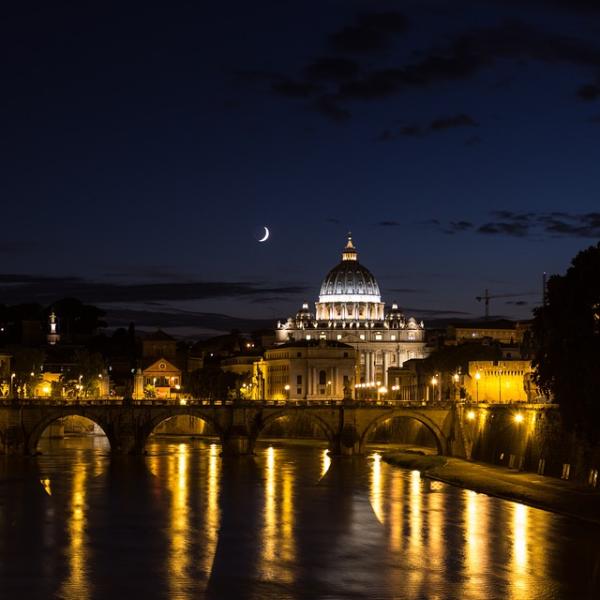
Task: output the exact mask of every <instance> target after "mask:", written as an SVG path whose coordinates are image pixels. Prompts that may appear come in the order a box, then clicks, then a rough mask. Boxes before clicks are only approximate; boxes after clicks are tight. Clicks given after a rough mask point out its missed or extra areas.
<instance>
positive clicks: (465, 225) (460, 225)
mask: <svg viewBox="0 0 600 600" xmlns="http://www.w3.org/2000/svg"><path fill="white" fill-rule="evenodd" d="M471 229H473V223H471V221H450V223H448V225H446V227H445V229H444V233H449V234H453V233H459V232H461V231H469V230H471Z"/></svg>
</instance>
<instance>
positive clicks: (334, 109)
mask: <svg viewBox="0 0 600 600" xmlns="http://www.w3.org/2000/svg"><path fill="white" fill-rule="evenodd" d="M313 108H314V110H316V111H317V112H318V113H320V114H321V115H323V116H324V117H327V118H328V119H330V120H331V121H335V122H337V123H342V122H344V121H347V120H348V119H349V118H350V117H351V116H352V113H351V112H350V111H349V110H348V109H346V108H344V107H342V106H340V105H339V104H338V103H337V101H336V99H335V97H333V96H327V95H326V96H321V97H320V98H317V99H316V101H315V102H314V103H313Z"/></svg>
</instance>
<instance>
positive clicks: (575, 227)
mask: <svg viewBox="0 0 600 600" xmlns="http://www.w3.org/2000/svg"><path fill="white" fill-rule="evenodd" d="M490 214H491V216H492V217H495V219H494V220H489V221H486V222H484V223H481V224H473V223H471V221H457V222H455V221H450V222H448V223H443V222H439V221H436V220H430V221H425V222H423V223H421V224H422V225H425V226H429V227H433V228H435V229H437V230H438V231H441V232H443V233H462V232H470V231H474V232H476V233H479V234H482V235H492V236H509V237H519V238H525V237H527V236H535V237H538V238H539V237H540V236H541V237H555V238H556V237H574V238H600V212H588V213H580V214H577V213H567V212H562V211H553V212H547V213H534V212H517V211H508V210H497V211H493V212H492V213H490Z"/></svg>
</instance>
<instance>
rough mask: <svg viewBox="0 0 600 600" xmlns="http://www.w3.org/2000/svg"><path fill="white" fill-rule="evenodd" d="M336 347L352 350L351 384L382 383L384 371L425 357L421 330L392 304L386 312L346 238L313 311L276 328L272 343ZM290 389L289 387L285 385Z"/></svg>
mask: <svg viewBox="0 0 600 600" xmlns="http://www.w3.org/2000/svg"><path fill="white" fill-rule="evenodd" d="M301 340H304V341H312V340H317V341H321V340H324V341H328V342H341V343H344V344H348V345H350V346H352V347H353V348H354V349H355V351H356V367H357V368H356V375H355V379H354V381H353V382H352V385H354V384H360V383H363V384H376V382H380V384H382V385H384V386H385V385H387V384H388V369H389V368H390V367H400V366H402V365H403V363H404V362H405V361H407V360H410V359H413V358H425V357H426V356H427V354H428V352H427V349H426V347H425V328H424V325H423V322H420V323H418V322H417V321H416V320H415V319H414V318H413V317H406V316H405V315H404V313H403V312H402V311H401V310H400V309H399V308H398V305H397V304H392V306H391V309H390V310H388V311H386V307H385V303H384V302H383V301H382V299H381V293H380V291H379V285H378V284H377V281H376V280H375V277H374V276H373V275H372V274H371V272H370V271H369V270H368V269H367V268H366V267H365V266H363V265H362V264H360V262H359V260H358V252H357V251H356V248H355V247H354V244H353V242H352V237H351V236H348V241H347V244H346V247H345V248H344V251H343V253H342V260H341V262H340V263H339V264H338V265H336V266H335V267H334V268H333V269H331V271H329V273H328V274H327V276H326V277H325V279H324V281H323V284H322V285H321V291H320V294H319V300H318V301H317V302H316V303H315V312H314V313H313V312H311V310H310V309H309V305H308V304H307V303H305V304H303V305H302V308H301V309H300V310H299V311H298V312H297V313H296V315H295V317H290V318H289V319H288V320H287V321H286V322H284V323H281V322H280V323H278V324H277V331H276V343H277V344H284V343H289V342H298V341H301ZM290 385H292V383H290Z"/></svg>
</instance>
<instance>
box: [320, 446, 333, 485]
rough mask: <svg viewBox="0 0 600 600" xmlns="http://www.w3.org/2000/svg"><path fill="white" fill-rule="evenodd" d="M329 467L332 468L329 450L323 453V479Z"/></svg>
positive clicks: (321, 476)
mask: <svg viewBox="0 0 600 600" xmlns="http://www.w3.org/2000/svg"><path fill="white" fill-rule="evenodd" d="M329 467H331V456H329V450H327V449H325V450H322V451H321V475H320V478H321V479H323V477H325V475H326V474H327V471H329Z"/></svg>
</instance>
